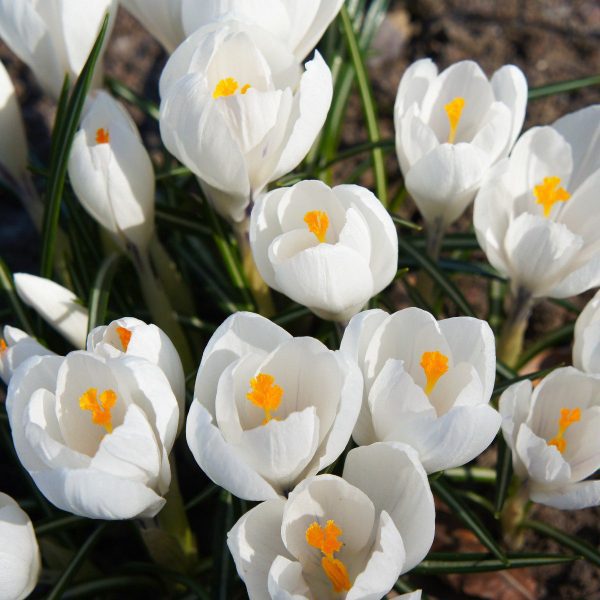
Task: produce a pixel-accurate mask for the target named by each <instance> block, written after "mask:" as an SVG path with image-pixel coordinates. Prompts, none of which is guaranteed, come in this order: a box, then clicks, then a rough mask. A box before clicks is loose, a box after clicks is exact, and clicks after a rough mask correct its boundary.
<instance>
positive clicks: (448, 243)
mask: <svg viewBox="0 0 600 600" xmlns="http://www.w3.org/2000/svg"><path fill="white" fill-rule="evenodd" d="M419 229H423V228H422V227H419ZM411 244H412V245H413V246H414V247H415V248H418V249H425V247H426V246H427V240H426V239H425V237H418V238H414V239H411ZM442 250H447V251H448V250H479V244H478V243H477V238H476V237H475V235H474V234H472V233H449V234H447V235H445V236H444V239H443V240H442Z"/></svg>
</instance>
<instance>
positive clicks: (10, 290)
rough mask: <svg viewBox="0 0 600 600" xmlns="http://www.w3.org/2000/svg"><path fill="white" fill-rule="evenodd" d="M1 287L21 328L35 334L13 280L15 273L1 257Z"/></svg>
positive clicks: (32, 334)
mask: <svg viewBox="0 0 600 600" xmlns="http://www.w3.org/2000/svg"><path fill="white" fill-rule="evenodd" d="M0 287H2V289H3V290H4V292H5V293H6V295H7V296H8V301H9V302H10V305H11V307H12V310H13V313H14V314H15V315H16V317H17V319H18V320H19V325H20V326H21V328H22V329H23V330H24V331H26V332H27V333H28V334H29V335H31V336H35V333H34V332H33V327H32V325H31V321H30V320H29V317H28V316H27V313H26V312H25V310H24V308H23V306H22V305H21V300H20V298H19V296H18V295H17V291H16V290H15V284H14V281H13V275H12V273H11V272H10V269H9V268H8V267H7V266H6V263H5V262H4V261H3V260H2V259H1V258H0Z"/></svg>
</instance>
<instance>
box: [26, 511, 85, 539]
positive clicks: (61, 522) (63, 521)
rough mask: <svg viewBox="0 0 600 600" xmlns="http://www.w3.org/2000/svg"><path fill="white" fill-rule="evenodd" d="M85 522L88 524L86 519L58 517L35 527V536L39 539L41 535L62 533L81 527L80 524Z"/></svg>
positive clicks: (71, 516)
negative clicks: (65, 530)
mask: <svg viewBox="0 0 600 600" xmlns="http://www.w3.org/2000/svg"><path fill="white" fill-rule="evenodd" d="M86 522H88V521H87V520H86V519H84V518H82V517H77V516H74V515H69V516H67V517H60V518H59V519H52V520H50V521H46V522H45V523H41V524H40V525H36V526H35V535H36V536H37V537H38V538H40V537H42V536H43V535H50V534H52V533H56V532H57V531H63V530H64V529H67V528H69V527H74V526H76V525H81V524H82V523H86Z"/></svg>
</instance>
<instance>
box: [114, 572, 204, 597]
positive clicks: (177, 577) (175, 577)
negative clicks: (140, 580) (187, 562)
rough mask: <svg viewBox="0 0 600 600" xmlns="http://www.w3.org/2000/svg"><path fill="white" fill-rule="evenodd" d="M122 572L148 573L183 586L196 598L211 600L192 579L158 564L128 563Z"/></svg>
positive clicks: (202, 588)
mask: <svg viewBox="0 0 600 600" xmlns="http://www.w3.org/2000/svg"><path fill="white" fill-rule="evenodd" d="M123 571H124V572H127V573H148V574H149V575H153V576H154V577H160V578H161V579H164V580H165V581H168V582H172V583H178V584H181V585H184V586H185V587H186V588H187V589H188V591H189V592H191V593H193V594H194V595H195V597H196V598H200V599H201V600H211V596H210V594H209V593H208V592H207V591H206V589H205V588H204V587H203V586H202V585H200V584H199V583H198V582H197V581H195V580H194V579H193V578H192V577H189V576H188V575H185V574H184V573H179V572H177V571H171V570H169V569H165V568H164V567H162V566H161V565H159V564H151V565H150V564H145V563H128V564H126V565H125V566H124V567H123Z"/></svg>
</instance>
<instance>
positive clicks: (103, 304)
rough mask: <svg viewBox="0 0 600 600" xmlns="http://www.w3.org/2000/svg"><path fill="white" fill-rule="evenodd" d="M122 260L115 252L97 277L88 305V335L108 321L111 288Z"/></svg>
mask: <svg viewBox="0 0 600 600" xmlns="http://www.w3.org/2000/svg"><path fill="white" fill-rule="evenodd" d="M120 260H121V254H119V253H118V252H115V253H114V254H111V255H110V256H108V257H106V258H105V259H104V261H103V262H102V265H101V266H100V269H99V270H98V274H97V275H96V279H95V280H94V283H93V284H92V290H91V292H90V301H89V305H88V309H89V316H88V333H89V332H90V331H91V330H92V329H94V327H98V325H102V324H104V321H105V320H106V310H107V308H108V298H109V296H110V288H111V286H112V280H113V277H114V276H115V273H116V272H117V268H118V266H119V261H120Z"/></svg>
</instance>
